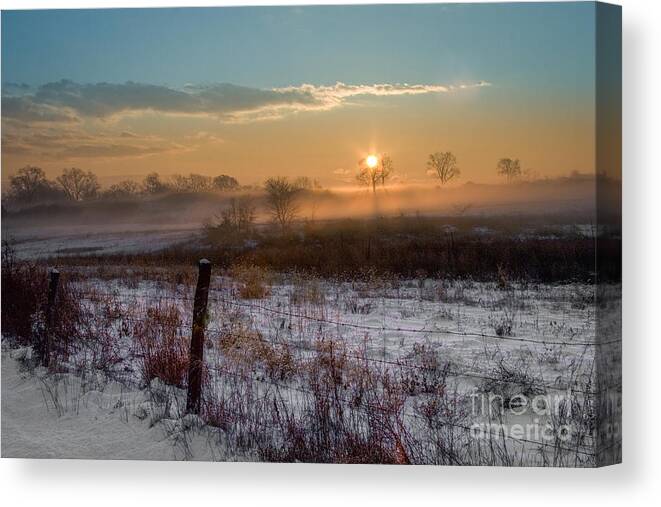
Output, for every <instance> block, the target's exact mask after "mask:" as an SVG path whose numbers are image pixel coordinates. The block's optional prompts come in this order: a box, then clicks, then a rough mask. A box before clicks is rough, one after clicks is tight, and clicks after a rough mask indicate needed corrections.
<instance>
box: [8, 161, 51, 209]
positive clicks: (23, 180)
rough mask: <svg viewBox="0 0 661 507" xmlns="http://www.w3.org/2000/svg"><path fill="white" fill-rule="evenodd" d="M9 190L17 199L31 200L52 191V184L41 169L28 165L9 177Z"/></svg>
mask: <svg viewBox="0 0 661 507" xmlns="http://www.w3.org/2000/svg"><path fill="white" fill-rule="evenodd" d="M9 192H10V195H11V197H12V198H14V199H16V200H18V201H21V202H33V201H35V200H37V199H38V198H39V197H41V196H43V195H44V194H48V193H50V192H52V184H51V182H49V181H48V180H47V179H46V173H44V170H43V169H41V168H40V167H35V166H31V165H28V166H25V167H21V168H20V169H19V170H18V171H16V174H14V175H13V176H10V177H9Z"/></svg>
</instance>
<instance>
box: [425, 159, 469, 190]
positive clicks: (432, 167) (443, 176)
mask: <svg viewBox="0 0 661 507" xmlns="http://www.w3.org/2000/svg"><path fill="white" fill-rule="evenodd" d="M427 171H428V172H429V173H430V174H432V175H434V176H435V177H436V178H438V179H439V181H440V182H441V184H442V185H445V184H446V183H447V182H448V181H450V180H453V179H455V178H458V177H459V175H460V174H461V171H460V170H459V168H458V167H457V157H455V156H454V154H453V153H452V152H451V151H437V152H436V153H432V154H431V155H429V159H428V160H427Z"/></svg>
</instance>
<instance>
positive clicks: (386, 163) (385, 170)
mask: <svg viewBox="0 0 661 507" xmlns="http://www.w3.org/2000/svg"><path fill="white" fill-rule="evenodd" d="M394 172H395V164H393V161H392V158H391V157H390V156H389V155H382V156H381V164H380V167H379V179H380V180H381V186H383V187H385V186H386V181H388V180H389V179H390V178H391V177H392V175H393V173H394Z"/></svg>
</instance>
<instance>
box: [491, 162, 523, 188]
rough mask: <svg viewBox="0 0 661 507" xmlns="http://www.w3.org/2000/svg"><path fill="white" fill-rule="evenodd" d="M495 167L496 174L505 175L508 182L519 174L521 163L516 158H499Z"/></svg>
mask: <svg viewBox="0 0 661 507" xmlns="http://www.w3.org/2000/svg"><path fill="white" fill-rule="evenodd" d="M496 168H497V169H498V174H500V175H501V176H505V178H506V179H507V182H508V183H511V182H512V181H514V180H515V179H517V178H518V177H519V176H521V163H520V162H519V159H518V158H516V159H511V158H501V159H500V160H499V161H498V165H497V166H496Z"/></svg>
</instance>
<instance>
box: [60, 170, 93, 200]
mask: <svg viewBox="0 0 661 507" xmlns="http://www.w3.org/2000/svg"><path fill="white" fill-rule="evenodd" d="M56 181H57V182H58V183H59V185H60V186H61V187H62V190H64V193H65V194H66V195H67V197H68V198H69V199H71V200H74V201H83V200H85V199H91V198H93V197H96V195H97V192H98V191H99V182H98V180H97V178H96V175H95V174H94V173H93V172H91V171H87V172H85V171H83V170H82V169H78V168H77V167H72V168H71V169H65V170H64V171H63V172H62V175H61V176H58V177H57V178H56Z"/></svg>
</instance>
